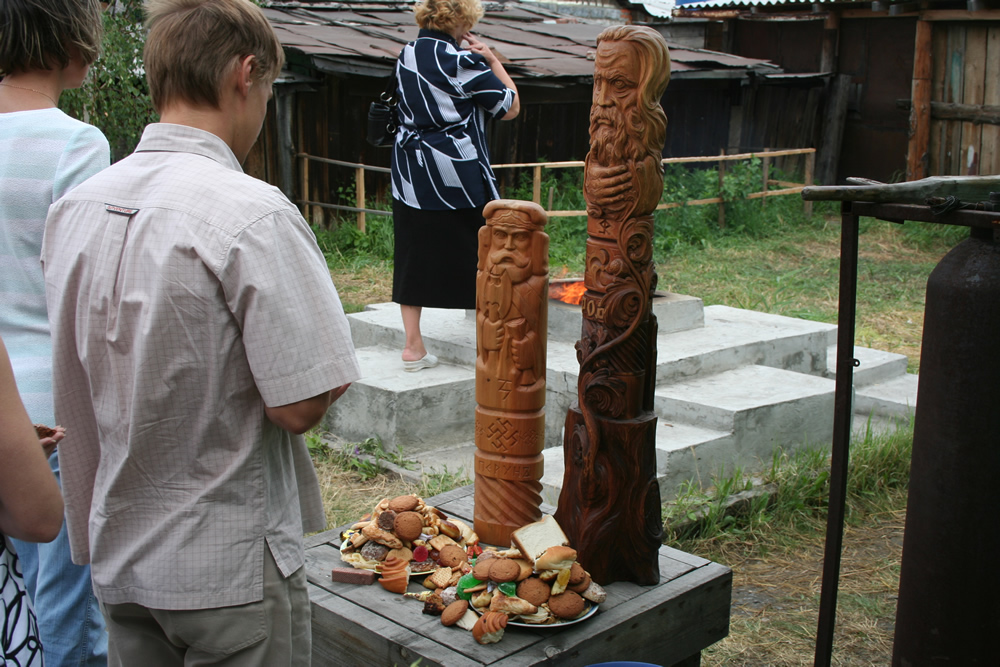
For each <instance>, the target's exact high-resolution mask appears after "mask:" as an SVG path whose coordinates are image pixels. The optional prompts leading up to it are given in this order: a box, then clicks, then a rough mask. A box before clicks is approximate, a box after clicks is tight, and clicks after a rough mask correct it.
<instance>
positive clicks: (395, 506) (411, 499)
mask: <svg viewBox="0 0 1000 667" xmlns="http://www.w3.org/2000/svg"><path fill="white" fill-rule="evenodd" d="M417 502H418V501H417V497H416V496H414V495H409V496H396V497H395V498H393V499H392V500H390V501H389V509H391V510H392V511H393V512H410V511H412V510H414V509H416V507H417Z"/></svg>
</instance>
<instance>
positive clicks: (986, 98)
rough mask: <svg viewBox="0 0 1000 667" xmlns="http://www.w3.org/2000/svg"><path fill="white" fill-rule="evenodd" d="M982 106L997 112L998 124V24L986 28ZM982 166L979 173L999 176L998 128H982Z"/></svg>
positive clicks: (999, 45) (999, 129)
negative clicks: (994, 109) (989, 107)
mask: <svg viewBox="0 0 1000 667" xmlns="http://www.w3.org/2000/svg"><path fill="white" fill-rule="evenodd" d="M983 104H984V108H985V107H986V106H992V107H993V108H996V109H997V111H998V114H997V115H998V122H1000V24H993V25H990V26H988V27H987V37H986V73H985V88H984V89H983ZM981 145H982V164H981V165H980V166H981V169H980V173H982V174H1000V126H998V125H989V126H987V125H984V126H983V128H982V143H981Z"/></svg>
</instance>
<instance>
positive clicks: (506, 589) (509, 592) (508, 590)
mask: <svg viewBox="0 0 1000 667" xmlns="http://www.w3.org/2000/svg"><path fill="white" fill-rule="evenodd" d="M497 588H499V589H500V592H501V593H503V594H504V595H506V596H507V597H509V598H516V597H517V584H515V583H514V582H513V581H505V582H504V583H502V584H498V585H497Z"/></svg>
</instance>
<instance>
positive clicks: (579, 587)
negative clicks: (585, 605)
mask: <svg viewBox="0 0 1000 667" xmlns="http://www.w3.org/2000/svg"><path fill="white" fill-rule="evenodd" d="M583 574H584V578H583V580H581V581H580V582H578V583H575V584H574V583H570V585H569V586H567V587H566V589H567V590H570V591H573V592H574V593H579V594H580V595H583V592H584V591H585V590H587V588H588V587H589V586H590V582H591V581H593V580H592V579H591V578H590V575H589V574H587V573H586V572H584V573H583ZM570 581H571V582H572V578H571V579H570Z"/></svg>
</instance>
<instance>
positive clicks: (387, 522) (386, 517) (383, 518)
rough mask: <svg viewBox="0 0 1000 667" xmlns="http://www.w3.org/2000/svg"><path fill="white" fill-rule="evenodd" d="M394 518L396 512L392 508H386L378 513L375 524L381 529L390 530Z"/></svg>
mask: <svg viewBox="0 0 1000 667" xmlns="http://www.w3.org/2000/svg"><path fill="white" fill-rule="evenodd" d="M395 520H396V513H395V512H393V511H392V510H386V511H384V512H382V513H381V514H379V515H378V520H377V522H376V523H377V524H378V527H379V528H381V529H382V530H392V524H393V522H394V521H395Z"/></svg>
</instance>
